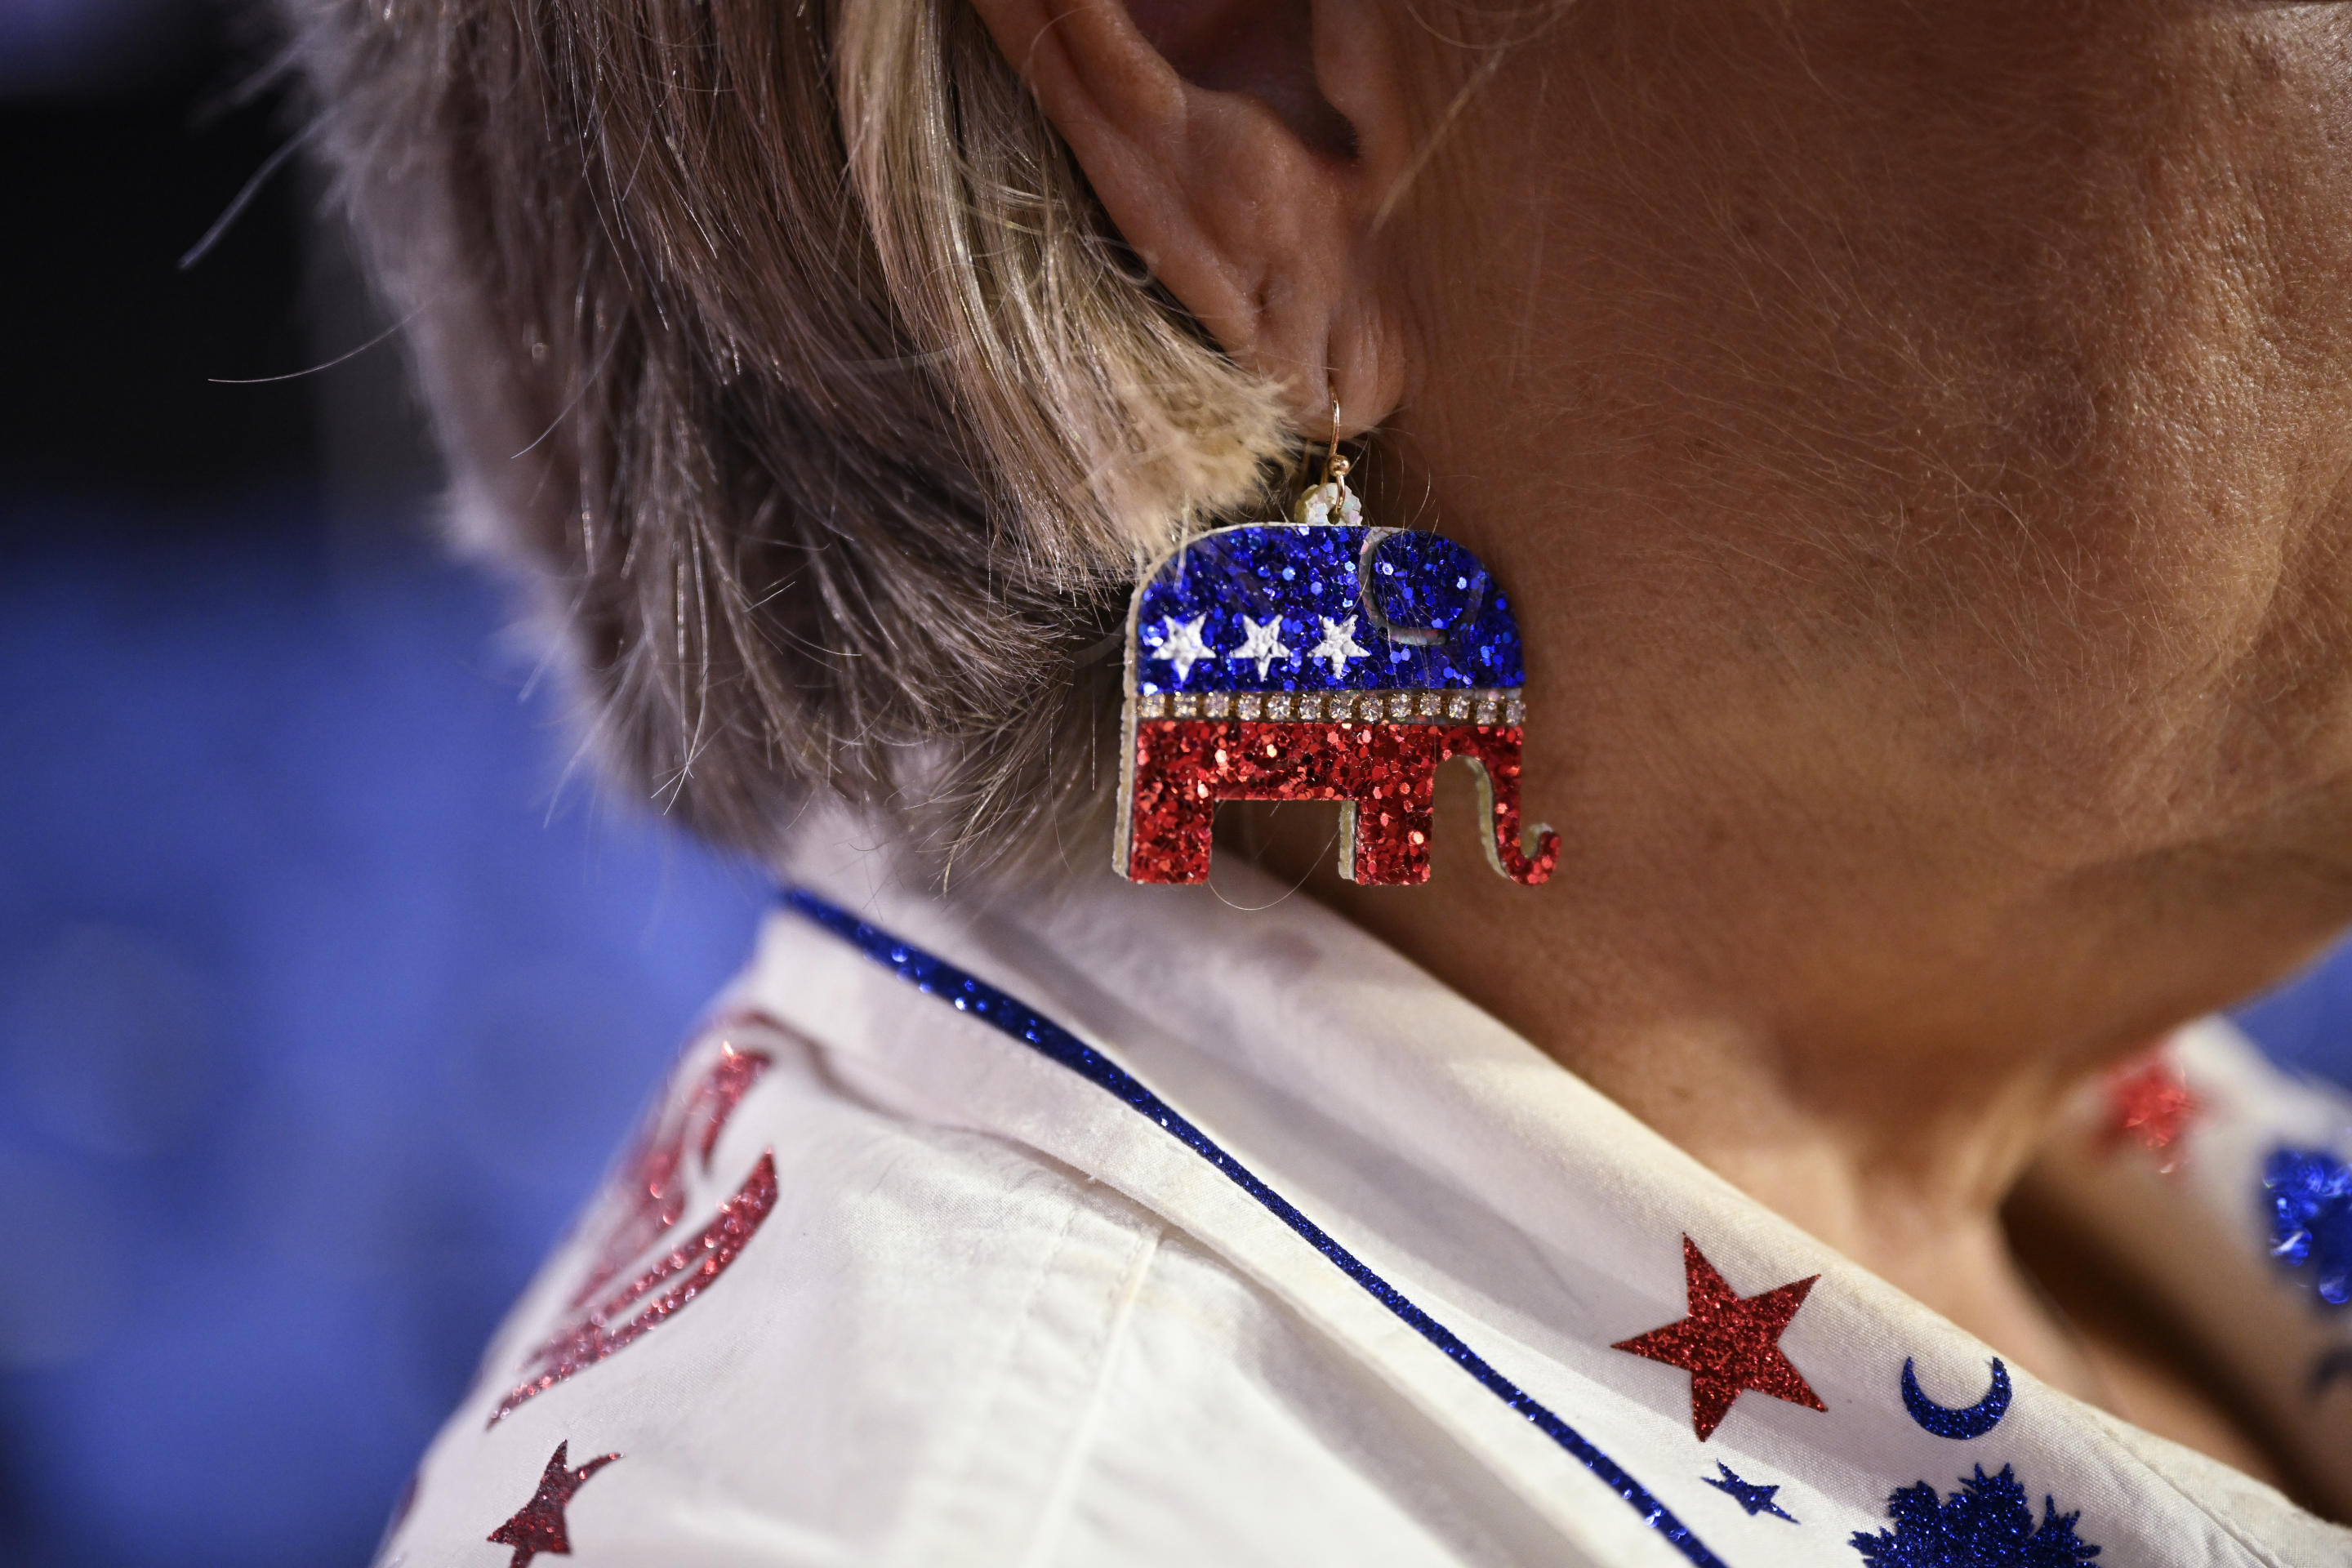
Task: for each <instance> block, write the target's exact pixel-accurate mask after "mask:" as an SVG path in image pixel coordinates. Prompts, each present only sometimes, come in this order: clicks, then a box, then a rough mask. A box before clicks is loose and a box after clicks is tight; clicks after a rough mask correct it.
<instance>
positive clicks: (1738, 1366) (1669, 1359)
mask: <svg viewBox="0 0 2352 1568" xmlns="http://www.w3.org/2000/svg"><path fill="white" fill-rule="evenodd" d="M1683 1273H1684V1275H1685V1278H1686V1279H1687V1280H1688V1281H1689V1289H1690V1316H1688V1317H1686V1318H1685V1319H1683V1320H1682V1321H1679V1322H1674V1323H1668V1324H1667V1325H1666V1326H1665V1327H1664V1328H1663V1329H1652V1330H1651V1331H1649V1332H1648V1333H1646V1334H1640V1335H1636V1336H1635V1337H1634V1338H1633V1339H1630V1340H1620V1341H1619V1342H1617V1343H1616V1344H1614V1345H1612V1346H1611V1347H1610V1348H1611V1349H1612V1350H1621V1351H1630V1352H1633V1354H1635V1355H1638V1356H1647V1357H1648V1358H1649V1359H1650V1360H1652V1361H1662V1362H1664V1363H1666V1364H1667V1365H1668V1366H1678V1367H1681V1368H1682V1369H1683V1370H1685V1372H1687V1373H1690V1380H1691V1426H1692V1427H1693V1428H1694V1429H1695V1430H1696V1431H1697V1433H1698V1439H1699V1441H1700V1442H1702V1443H1704V1442H1706V1439H1707V1438H1708V1436H1711V1435H1712V1434H1713V1433H1714V1431H1715V1429H1716V1428H1717V1426H1722V1425H1723V1417H1724V1415H1725V1414H1726V1413H1727V1412H1728V1411H1729V1410H1730V1408H1731V1402H1732V1401H1733V1400H1735V1399H1737V1398H1738V1397H1739V1396H1740V1395H1741V1394H1744V1393H1746V1392H1747V1391H1748V1390H1749V1389H1751V1388H1752V1389H1754V1390H1755V1391H1756V1392H1757V1393H1759V1394H1770V1395H1771V1396H1772V1397H1773V1398H1775V1399H1785V1400H1787V1401H1788V1402H1789V1403H1790V1404H1791V1405H1803V1406H1805V1407H1806V1408H1807V1409H1809V1410H1827V1409H1828V1408H1829V1406H1828V1405H1823V1404H1822V1398H1821V1395H1820V1394H1815V1393H1814V1392H1813V1389H1812V1385H1811V1384H1809V1383H1807V1382H1806V1381H1805V1377H1804V1374H1803V1373H1801V1372H1799V1371H1798V1370H1797V1368H1796V1365H1795V1363H1792V1362H1790V1360H1789V1358H1788V1357H1787V1356H1786V1355H1783V1354H1782V1353H1781V1352H1780V1331H1781V1330H1783V1329H1785V1328H1787V1327H1788V1326H1789V1320H1790V1319H1791V1318H1793V1317H1795V1316H1796V1315H1797V1309H1798V1308H1799V1307H1801V1306H1802V1305H1804V1301H1805V1296H1806V1294H1807V1292H1809V1291H1811V1289H1812V1288H1813V1280H1814V1279H1820V1278H1821V1276H1820V1275H1818V1274H1816V1275H1814V1276H1812V1278H1811V1279H1799V1280H1796V1281H1794V1282H1793V1283H1790V1284H1787V1285H1778V1286H1775V1287H1773V1288H1772V1289H1769V1290H1767V1291H1765V1292H1764V1293H1763V1294H1762V1295H1760V1296H1742V1295H1740V1294H1738V1292H1736V1291H1735V1290H1733V1289H1732V1288H1731V1287H1730V1286H1729V1285H1727V1284H1725V1283H1724V1279H1723V1276H1722V1275H1720V1274H1717V1272H1716V1271H1715V1265H1713V1264H1711V1263H1709V1262H1708V1261H1707V1260H1706V1254H1705V1253H1703V1252H1701V1251H1700V1250H1699V1249H1698V1244H1697V1243H1696V1242H1695V1241H1693V1240H1692V1239H1691V1238H1690V1237H1687V1236H1686V1237H1683Z"/></svg>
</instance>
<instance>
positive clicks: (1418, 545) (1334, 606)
mask: <svg viewBox="0 0 2352 1568" xmlns="http://www.w3.org/2000/svg"><path fill="white" fill-rule="evenodd" d="M1326 489H1328V490H1331V491H1333V492H1334V493H1335V494H1336V495H1337V496H1342V497H1344V496H1345V492H1344V490H1339V489H1338V488H1337V487H1326ZM1346 500H1348V501H1349V502H1352V500H1353V498H1352V497H1346ZM1328 510H1329V507H1328V504H1327V506H1325V507H1323V508H1316V507H1312V506H1310V507H1309V508H1308V509H1307V516H1308V518H1309V519H1310V520H1315V519H1319V518H1320V517H1321V516H1324V515H1328ZM1355 510H1356V509H1355V508H1354V506H1353V505H1352V504H1350V505H1349V506H1347V507H1346V510H1345V511H1344V513H1343V515H1345V516H1347V517H1349V521H1346V522H1329V523H1327V522H1322V521H1305V522H1297V523H1249V524H1244V525H1242V526H1240V527H1235V528H1222V529H1217V530H1215V531H1212V532H1209V533H1206V534H1203V535H1202V536H1201V537H1200V538H1198V539H1194V540H1192V541H1191V542H1188V543H1187V544H1185V545H1184V546H1182V547H1181V548H1180V549H1179V550H1177V551H1176V552H1174V553H1172V554H1171V555H1170V556H1168V557H1167V558H1166V559H1165V560H1163V561H1161V562H1160V564H1159V565H1158V566H1157V567H1155V568H1154V569H1153V570H1152V572H1151V574H1150V576H1149V577H1147V578H1146V579H1145V580H1144V583H1143V585H1142V587H1141V588H1140V589H1139V590H1138V591H1137V593H1136V595H1135V601H1134V604H1133V605H1132V607H1131V608H1130V609H1129V612H1128V629H1127V710H1126V722H1125V736H1124V739H1125V743H1126V752H1125V756H1124V761H1123V763H1122V765H1121V768H1120V789H1119V813H1118V842H1117V845H1116V847H1115V849H1114V851H1113V861H1114V864H1115V866H1116V868H1117V869H1118V872H1119V873H1120V875H1122V876H1125V877H1127V878H1129V879H1130V880H1133V881H1138V882H1163V883H1164V882H1200V881H1204V880H1206V879H1207V878H1208V875H1209V845H1210V836H1211V830H1212V828H1213V825H1214V819H1215V814H1216V807H1217V803H1218V802H1220V801H1227V800H1316V801H1337V802H1339V806H1340V833H1339V872H1340V875H1342V876H1344V877H1347V878H1349V879H1352V880H1354V881H1357V882H1367V883H1387V884H1401V883H1412V882H1424V881H1427V880H1428V879H1429V839H1430V829H1431V819H1430V808H1431V805H1432V802H1433V799H1434V791H1435V778H1436V773H1437V769H1438V767H1439V766H1440V765H1441V764H1442V763H1445V762H1447V761H1449V760H1451V759H1453V758H1455V757H1465V758H1468V759H1469V760H1470V761H1471V762H1472V763H1475V771H1476V773H1477V775H1478V778H1479V781H1480V789H1481V795H1482V801H1481V805H1482V812H1483V820H1484V822H1485V824H1486V828H1487V832H1486V858H1487V860H1488V862H1489V863H1490V864H1492V865H1493V866H1494V868H1495V869H1496V870H1497V871H1499V872H1501V873H1502V874H1503V875H1504V876H1506V877H1508V878H1510V879H1512V880H1514V881H1517V882H1522V883H1526V884H1528V885H1530V886H1532V885H1534V884H1536V883H1539V882H1542V881H1544V880H1545V879H1548V878H1549V876H1550V875H1551V872H1552V868H1553V866H1554V865H1555V864H1556V863H1557V862H1558V860H1559V837H1558V835H1556V834H1554V833H1553V832H1551V830H1550V829H1549V828H1547V827H1544V826H1540V825H1538V826H1535V827H1534V828H1532V830H1531V831H1530V834H1529V838H1530V840H1531V845H1532V847H1524V846H1523V845H1522V843H1521V835H1520V826H1519V752H1520V741H1521V736H1522V733H1523V728H1522V727H1523V726H1524V724H1525V723H1526V720H1527V709H1526V702H1525V699H1524V697H1523V695H1522V690H1521V688H1522V685H1523V683H1524V679H1525V677H1524V674H1523V667H1522V664H1521V659H1520V654H1519V632H1518V626H1517V622H1515V621H1514V620H1513V619H1512V617H1511V611H1510V606H1509V605H1507V604H1506V603H1505V602H1504V598H1503V593H1502V589H1501V588H1500V587H1499V586H1498V585H1497V584H1496V583H1495V581H1494V580H1493V578H1492V577H1490V576H1489V575H1488V574H1487V572H1486V568H1485V567H1484V566H1482V565H1480V564H1479V563H1478V560H1477V558H1476V557H1475V556H1473V555H1472V554H1471V553H1470V552H1468V551H1467V550H1465V549H1463V548H1462V547H1461V546H1460V545H1458V544H1455V543H1454V542H1451V541H1449V540H1444V539H1440V538H1438V537H1437V536H1436V535H1434V534H1431V533H1421V532H1414V531H1407V530H1402V529H1393V528H1370V527H1365V526H1363V525H1361V524H1359V523H1356V522H1355V521H1353V516H1354V514H1355Z"/></svg>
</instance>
